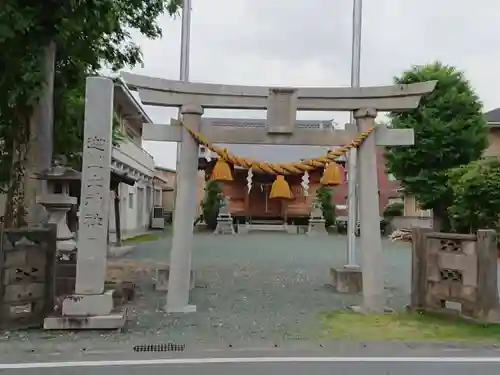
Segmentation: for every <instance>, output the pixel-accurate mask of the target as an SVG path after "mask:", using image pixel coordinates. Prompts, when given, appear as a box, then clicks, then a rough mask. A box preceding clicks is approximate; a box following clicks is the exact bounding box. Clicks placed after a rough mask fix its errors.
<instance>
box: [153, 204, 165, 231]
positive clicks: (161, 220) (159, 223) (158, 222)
mask: <svg viewBox="0 0 500 375" xmlns="http://www.w3.org/2000/svg"><path fill="white" fill-rule="evenodd" d="M164 211H165V210H164V208H163V207H162V206H154V207H153V215H152V217H151V228H152V229H163V228H165V212H164Z"/></svg>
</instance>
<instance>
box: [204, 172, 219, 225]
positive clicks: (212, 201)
mask: <svg viewBox="0 0 500 375" xmlns="http://www.w3.org/2000/svg"><path fill="white" fill-rule="evenodd" d="M222 200H223V193H222V189H221V187H220V185H219V183H218V182H217V181H214V180H210V181H207V183H206V186H205V197H204V198H203V201H202V202H201V210H202V213H203V220H204V221H205V223H206V224H207V227H208V228H210V229H215V228H216V227H217V216H218V215H219V210H220V207H221V204H222Z"/></svg>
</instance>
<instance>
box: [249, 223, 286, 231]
mask: <svg viewBox="0 0 500 375" xmlns="http://www.w3.org/2000/svg"><path fill="white" fill-rule="evenodd" d="M248 231H251V232H256V231H260V232H285V233H287V229H286V227H285V225H284V224H254V223H252V224H250V225H249V227H248Z"/></svg>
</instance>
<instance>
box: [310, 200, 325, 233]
mask: <svg viewBox="0 0 500 375" xmlns="http://www.w3.org/2000/svg"><path fill="white" fill-rule="evenodd" d="M325 222H326V221H325V218H324V217H323V211H321V206H320V204H319V203H318V202H314V203H313V209H312V212H311V216H310V217H309V226H308V228H307V235H308V236H314V235H318V234H321V235H325V234H328V232H327V231H326V227H325Z"/></svg>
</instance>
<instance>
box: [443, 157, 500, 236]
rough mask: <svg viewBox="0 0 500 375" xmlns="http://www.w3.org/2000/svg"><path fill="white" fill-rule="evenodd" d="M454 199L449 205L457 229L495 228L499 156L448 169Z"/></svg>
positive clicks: (499, 198)
mask: <svg viewBox="0 0 500 375" xmlns="http://www.w3.org/2000/svg"><path fill="white" fill-rule="evenodd" d="M448 176H449V182H450V186H451V189H452V191H453V203H452V204H451V205H450V207H448V212H449V214H450V219H451V225H452V228H453V229H454V230H455V231H457V232H460V233H474V232H475V231H477V230H478V229H498V227H499V219H500V159H498V158H486V159H481V160H478V161H474V162H471V163H469V164H467V165H464V166H461V167H457V168H453V169H451V170H450V171H449V172H448Z"/></svg>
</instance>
